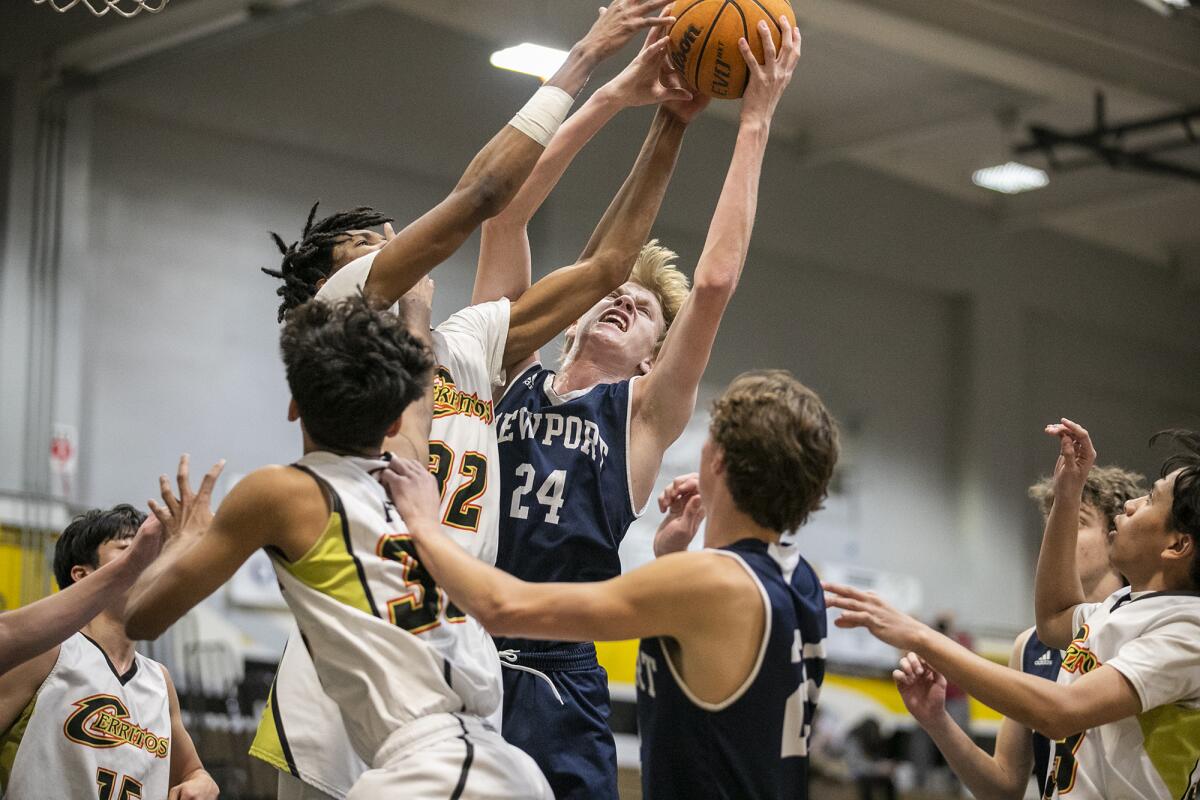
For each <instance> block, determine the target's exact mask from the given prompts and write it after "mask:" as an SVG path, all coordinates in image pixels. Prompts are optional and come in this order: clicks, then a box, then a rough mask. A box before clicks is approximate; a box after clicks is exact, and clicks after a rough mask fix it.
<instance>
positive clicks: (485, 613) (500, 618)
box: [475, 601, 517, 636]
mask: <svg viewBox="0 0 1200 800" xmlns="http://www.w3.org/2000/svg"><path fill="white" fill-rule="evenodd" d="M475 618H476V619H477V620H479V624H480V625H482V626H483V629H484V630H486V631H487V632H488V633H490V634H492V635H493V636H512V635H514V634H515V633H516V632H517V630H516V624H515V623H516V615H515V614H514V612H513V609H512V608H511V606H509V605H508V604H506V603H504V602H503V601H500V602H497V603H492V604H489V605H488V607H487V608H481V609H479V613H478V614H476V615H475Z"/></svg>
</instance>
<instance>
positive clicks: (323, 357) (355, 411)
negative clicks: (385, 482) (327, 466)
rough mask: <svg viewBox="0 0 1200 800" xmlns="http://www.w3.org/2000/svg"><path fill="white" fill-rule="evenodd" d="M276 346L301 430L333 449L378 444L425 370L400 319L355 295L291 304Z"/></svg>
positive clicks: (428, 367)
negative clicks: (281, 354)
mask: <svg viewBox="0 0 1200 800" xmlns="http://www.w3.org/2000/svg"><path fill="white" fill-rule="evenodd" d="M279 346H280V349H281V350H282V351H283V363H284V367H285V370H286V373H287V382H288V387H289V388H290V389H291V390H292V399H293V400H295V401H296V407H297V408H299V410H300V419H301V420H302V421H303V422H304V429H305V430H306V431H307V432H308V435H309V436H310V437H311V438H312V440H313V441H314V442H316V443H317V444H319V445H321V446H322V447H323V448H326V449H331V450H334V451H352V452H353V451H362V450H370V449H376V448H378V447H379V445H380V443H381V442H382V441H383V438H384V436H385V435H386V433H387V429H388V427H390V426H391V425H392V423H394V422H395V421H396V420H397V419H399V418H400V415H401V414H402V413H404V409H406V408H408V406H409V405H410V404H411V403H412V402H414V401H416V400H418V399H419V398H421V397H422V396H423V395H424V392H425V387H426V386H427V385H428V383H429V381H430V379H431V378H432V374H433V363H434V361H433V354H432V353H431V352H430V351H429V348H427V347H426V346H425V345H424V344H422V343H421V342H420V340H418V339H416V338H415V337H414V336H413V335H412V334H411V333H409V331H408V328H407V327H406V326H405V324H404V319H403V317H402V316H400V315H397V314H395V313H393V312H391V311H388V310H387V309H384V308H381V307H379V304H378V303H373V302H371V301H370V300H369V299H368V298H366V297H364V296H363V295H362V294H361V293H360V294H358V295H355V296H353V297H348V298H345V299H344V300H339V301H337V302H334V303H327V302H324V301H322V300H310V301H308V302H307V303H304V304H303V305H301V306H299V307H297V308H295V309H293V310H292V311H290V312H289V313H288V315H287V321H286V323H285V324H284V326H283V333H282V334H281V335H280V338H279Z"/></svg>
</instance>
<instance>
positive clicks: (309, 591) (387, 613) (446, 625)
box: [270, 452, 501, 763]
mask: <svg viewBox="0 0 1200 800" xmlns="http://www.w3.org/2000/svg"><path fill="white" fill-rule="evenodd" d="M296 466H297V467H298V468H299V469H302V470H304V471H305V472H307V473H309V474H310V475H312V476H313V477H314V479H315V480H316V481H317V482H318V483H320V484H321V486H322V488H323V489H324V490H325V491H326V493H327V496H328V498H329V503H330V511H331V513H330V516H329V522H328V524H327V526H326V529H325V531H324V532H323V533H322V534H321V536H320V538H318V539H317V541H316V542H315V543H314V544H313V545H312V547H311V548H310V549H309V551H308V552H307V553H305V554H304V555H303V556H302V557H300V558H299V559H297V560H296V561H294V562H293V561H288V560H287V559H286V558H284V557H283V555H282V554H280V553H278V552H276V551H271V552H270V555H271V560H272V562H273V563H274V565H275V573H276V575H277V576H278V578H279V583H280V586H281V587H282V589H283V596H284V599H285V600H286V601H287V604H288V607H289V608H291V610H292V613H293V614H294V615H295V617H296V622H297V624H298V625H299V627H300V632H301V634H302V636H303V641H304V644H305V645H306V649H307V651H308V654H309V656H310V657H311V658H312V660H313V664H314V666H315V667H316V673H317V676H318V678H319V680H320V683H321V687H322V688H323V689H324V691H325V694H327V695H328V696H329V698H330V699H331V700H333V702H334V703H336V704H337V706H338V708H339V709H340V710H341V717H342V720H343V723H344V724H345V727H346V731H347V733H348V734H349V736H350V742H351V744H352V746H353V747H354V750H355V752H356V753H358V755H359V757H360V758H362V760H363V761H365V762H367V763H372V762H373V760H374V757H375V754H376V752H377V751H378V750H379V748H380V747H382V746H383V744H384V743H385V742H386V741H387V739H388V737H389V736H391V735H392V734H393V733H394V732H396V731H398V730H399V729H400V728H402V727H403V726H405V725H407V724H408V723H410V722H413V721H414V720H417V719H420V718H422V717H425V716H428V715H430V714H438V713H451V712H458V711H465V712H466V713H468V714H473V715H478V716H487V715H488V714H490V713H491V712H492V710H493V709H494V708H496V706H498V705H499V703H500V696H501V690H500V684H499V682H498V681H497V680H496V667H495V664H496V661H497V657H496V651H495V648H494V646H493V645H492V644H491V638H490V637H489V636H488V635H487V633H485V632H484V630H483V628H482V627H481V626H479V625H478V624H471V625H469V624H467V618H466V615H465V614H463V613H462V612H461V611H459V610H458V609H456V608H455V607H454V605H453V604H452V603H450V602H449V600H448V598H447V597H446V593H445V592H444V591H442V590H441V589H440V588H438V586H437V585H436V584H435V583H434V582H433V579H432V578H431V577H430V576H429V574H428V573H427V572H425V571H424V569H422V568H421V565H420V563H419V562H418V560H417V557H416V545H415V544H414V543H413V542H412V540H411V539H410V538H409V536H408V534H407V532H406V531H405V528H404V523H403V521H402V520H401V519H400V515H399V514H398V513H397V512H396V510H395V508H394V507H393V506H392V504H391V501H390V499H389V498H388V495H387V491H386V490H385V489H384V487H383V486H382V485H381V484H380V483H379V481H378V478H377V476H378V474H379V472H380V471H382V470H383V469H385V468H386V466H387V463H386V461H384V460H383V459H365V458H355V457H350V456H339V455H335V454H333V453H326V452H313V453H308V454H307V455H305V456H304V458H302V459H300V461H298V462H297V464H296ZM281 710H282V706H281Z"/></svg>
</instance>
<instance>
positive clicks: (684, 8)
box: [667, 0, 796, 99]
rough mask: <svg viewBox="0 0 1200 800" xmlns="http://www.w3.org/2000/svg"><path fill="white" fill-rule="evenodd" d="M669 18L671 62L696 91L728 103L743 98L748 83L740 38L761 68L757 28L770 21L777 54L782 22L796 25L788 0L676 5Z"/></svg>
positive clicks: (694, 0)
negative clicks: (729, 100) (726, 100)
mask: <svg viewBox="0 0 1200 800" xmlns="http://www.w3.org/2000/svg"><path fill="white" fill-rule="evenodd" d="M668 13H669V14H671V15H672V16H674V17H675V22H674V24H672V25H671V30H670V31H668V33H667V36H668V37H669V38H670V40H671V63H672V64H674V65H675V68H676V69H677V70H679V72H680V74H681V75H682V76H683V78H684V80H685V81H687V83H688V85H689V86H690V87H691V88H692V89H693V90H694V91H697V92H700V93H701V94H704V95H707V96H709V97H716V98H727V99H734V98H738V97H741V96H742V94H743V93H744V92H745V91H746V86H747V84H749V82H750V70H749V68H747V66H746V62H745V60H744V59H743V58H742V54H741V53H740V52H739V51H738V39H742V38H745V40H746V42H747V43H748V44H749V45H750V50H751V51H752V52H753V53H754V57H755V59H757V60H758V63H760V64H762V63H763V62H764V60H765V57H764V54H763V43H762V36H761V34H760V33H759V30H758V23H759V22H761V21H764V20H765V21H766V23H767V28H768V30H769V31H770V34H771V39H772V40H773V41H774V43H775V49H776V51H778V49H779V47H780V45H781V43H782V41H783V30H782V28H780V25H779V18H780V17H784V18H785V19H786V24H788V25H795V24H796V15H795V14H794V13H793V12H792V6H791V3H789V2H788V0H676V2H675V3H673V4H672V5H671V7H670V11H669V12H668Z"/></svg>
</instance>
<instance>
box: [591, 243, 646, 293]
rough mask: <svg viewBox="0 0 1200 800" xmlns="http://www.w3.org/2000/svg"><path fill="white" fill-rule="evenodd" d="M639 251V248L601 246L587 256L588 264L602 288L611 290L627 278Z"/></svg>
mask: <svg viewBox="0 0 1200 800" xmlns="http://www.w3.org/2000/svg"><path fill="white" fill-rule="evenodd" d="M639 252H641V249H640V248H636V249H625V248H620V247H607V248H601V249H599V250H597V251H596V252H594V253H592V254H591V255H590V256H588V259H587V260H588V265H589V267H590V271H591V272H592V273H593V274H595V275H596V276H597V277H598V280H599V281H600V282H601V283H603V284H604V290H605V291H606V292H608V291H612V290H613V289H616V288H617V287H618V286H620V285H621V284H622V283H624V282H625V281H627V280H629V274H630V273H631V272H633V264H634V262H635V261H636V260H637V257H638V253H639Z"/></svg>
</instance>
